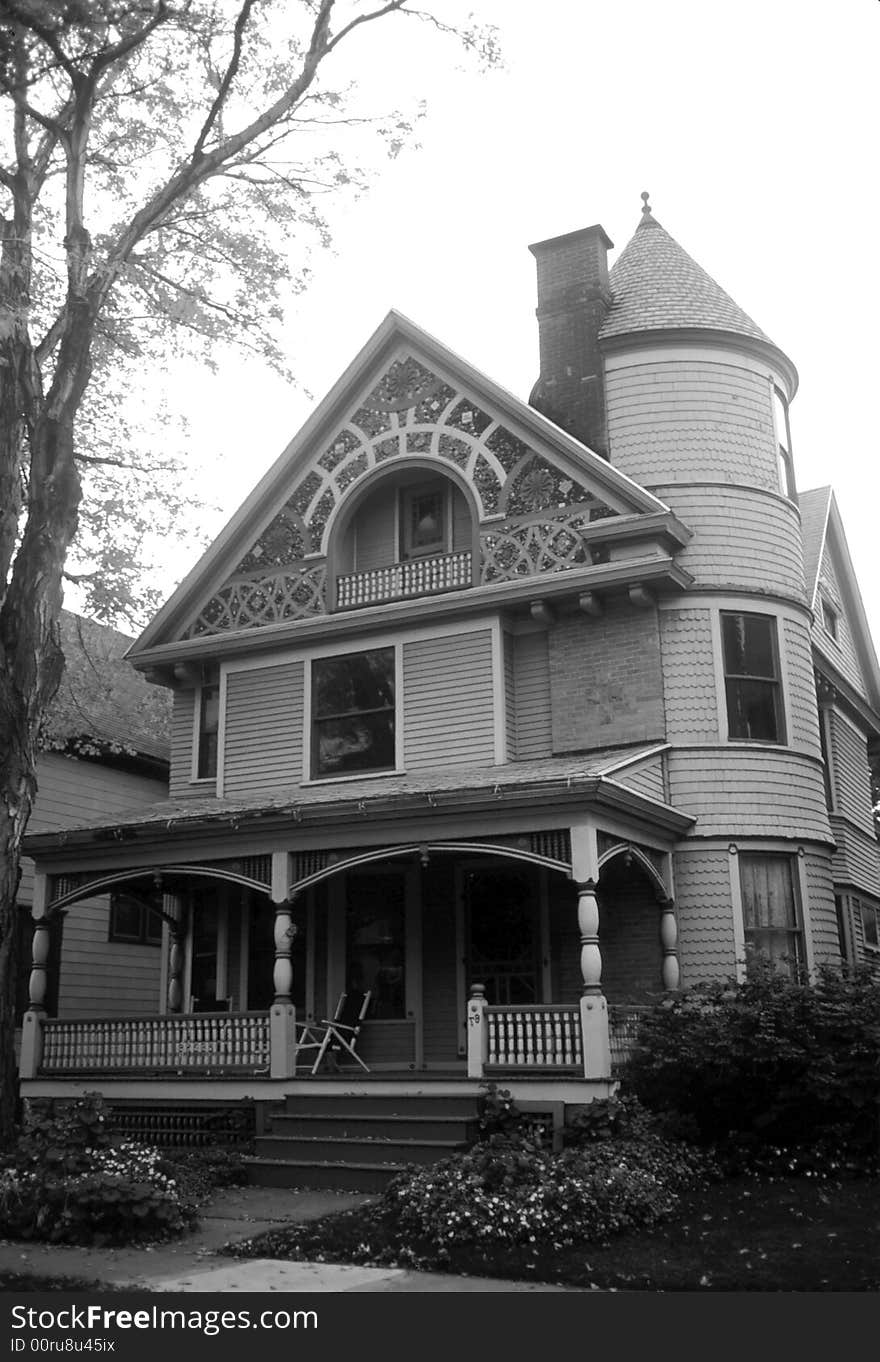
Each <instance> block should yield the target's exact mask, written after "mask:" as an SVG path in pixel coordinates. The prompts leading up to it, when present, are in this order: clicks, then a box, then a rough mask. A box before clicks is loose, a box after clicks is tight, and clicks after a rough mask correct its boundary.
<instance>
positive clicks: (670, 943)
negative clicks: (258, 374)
mask: <svg viewBox="0 0 880 1362" xmlns="http://www.w3.org/2000/svg"><path fill="white" fill-rule="evenodd" d="M660 946H661V949H662V951H663V963H662V965H661V966H660V977H661V978H662V980H663V987H664V988H665V989H666V990H667V991H671V990H673V989H676V988H678V985H679V980H680V977H681V976H680V971H679V967H678V923H677V921H676V918H675V902H674V900H673V899H663V900H661V903H660Z"/></svg>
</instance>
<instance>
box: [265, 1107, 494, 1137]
mask: <svg viewBox="0 0 880 1362" xmlns="http://www.w3.org/2000/svg"><path fill="white" fill-rule="evenodd" d="M267 1133H269V1134H272V1135H283V1136H293V1135H302V1136H308V1137H309V1138H317V1137H319V1136H321V1135H326V1136H330V1137H333V1136H338V1137H340V1138H343V1137H351V1138H352V1139H356V1140H374V1139H380V1140H381V1139H395V1140H453V1141H463V1142H465V1143H467V1142H469V1141H470V1140H472V1139H473V1138H474V1137H475V1136H476V1133H477V1120H476V1117H475V1116H472V1117H465V1116H444V1115H442V1114H441V1113H440V1112H437V1114H436V1115H431V1116H415V1115H410V1114H409V1113H407V1114H406V1115H404V1116H400V1115H398V1114H397V1113H396V1112H395V1113H389V1114H383V1115H381V1116H378V1115H370V1114H366V1115H364V1114H362V1113H361V1112H360V1111H358V1110H356V1109H351V1108H350V1107H349V1108H347V1109H346V1110H345V1112H340V1113H338V1114H333V1113H330V1112H308V1111H307V1112H302V1111H297V1112H287V1111H284V1112H278V1113H273V1115H272V1118H271V1124H270V1128H269V1131H268V1132H267Z"/></svg>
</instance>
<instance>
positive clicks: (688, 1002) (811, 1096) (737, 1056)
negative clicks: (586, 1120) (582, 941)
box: [625, 960, 880, 1171]
mask: <svg viewBox="0 0 880 1362" xmlns="http://www.w3.org/2000/svg"><path fill="white" fill-rule="evenodd" d="M625 1083H626V1087H627V1089H628V1090H629V1091H630V1092H632V1093H633V1094H634V1095H635V1096H637V1097H638V1098H639V1099H640V1100H641V1102H643V1103H644V1104H645V1105H646V1106H647V1107H649V1108H650V1109H651V1110H652V1111H655V1112H661V1113H666V1114H667V1115H668V1116H670V1117H672V1118H676V1119H678V1120H679V1121H685V1122H687V1123H689V1125H690V1126H691V1127H692V1128H693V1129H694V1130H695V1131H696V1132H697V1134H698V1137H699V1139H700V1140H701V1141H702V1142H704V1143H707V1144H712V1145H715V1146H717V1147H718V1149H719V1151H720V1152H721V1154H722V1156H723V1157H724V1159H725V1162H726V1164H727V1166H728V1167H729V1168H730V1169H731V1170H734V1171H735V1170H737V1169H738V1168H741V1167H747V1166H755V1167H761V1166H763V1167H764V1168H765V1170H767V1169H769V1168H770V1167H773V1168H776V1169H778V1171H784V1170H785V1171H797V1170H800V1171H804V1170H805V1169H806V1168H807V1167H809V1166H810V1165H811V1163H818V1164H821V1162H822V1161H823V1160H827V1159H832V1160H834V1161H835V1162H836V1163H838V1165H841V1166H842V1165H846V1166H848V1167H851V1168H854V1167H860V1168H863V1169H866V1168H871V1167H875V1166H876V1164H877V1159H878V1153H880V985H878V983H877V982H876V981H875V980H873V979H872V978H871V976H870V975H869V974H868V973H866V972H864V971H857V972H856V973H854V974H851V975H843V974H841V973H840V972H836V971H832V970H830V969H826V970H823V971H822V972H821V973H820V975H819V977H818V979H817V981H816V983H815V984H809V983H805V982H796V981H793V980H791V979H789V978H787V977H785V976H783V975H781V974H779V973H776V972H774V971H773V970H772V969H771V968H770V967H769V966H767V965H765V964H764V963H763V962H761V961H758V960H755V961H752V962H750V967H749V976H748V978H747V979H746V980H745V982H743V983H737V982H734V981H729V982H727V983H715V984H706V985H702V986H698V987H696V988H694V989H692V990H690V992H688V993H686V994H682V995H680V996H676V997H671V998H669V999H665V1000H663V1001H662V1002H661V1003H659V1004H657V1005H656V1006H655V1007H654V1008H653V1009H652V1010H651V1011H650V1012H648V1013H647V1014H646V1015H645V1016H644V1018H643V1020H642V1024H641V1026H640V1028H639V1034H638V1037H637V1042H636V1045H635V1047H634V1050H633V1053H632V1056H631V1059H630V1062H629V1064H628V1066H627V1071H626V1077H625ZM771 1151H775V1153H771ZM817 1156H818V1157H817Z"/></svg>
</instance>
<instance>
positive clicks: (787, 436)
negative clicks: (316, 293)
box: [773, 388, 797, 501]
mask: <svg viewBox="0 0 880 1362" xmlns="http://www.w3.org/2000/svg"><path fill="white" fill-rule="evenodd" d="M773 423H774V425H775V427H776V450H777V460H778V465H779V486H780V489H781V490H782V492H783V493H784V494H785V496H787V497H790V498H791V500H792V501H796V500H797V493H796V491H795V485H794V463H793V462H792V457H791V429H790V426H789V423H788V403H787V402H786V400H785V398H784V397H783V395H782V393H781V392H780V391H779V389H778V388H774V389H773Z"/></svg>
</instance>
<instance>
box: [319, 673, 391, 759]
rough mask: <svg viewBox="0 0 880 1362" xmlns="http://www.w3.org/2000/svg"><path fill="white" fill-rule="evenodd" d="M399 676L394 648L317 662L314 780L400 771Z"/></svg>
mask: <svg viewBox="0 0 880 1362" xmlns="http://www.w3.org/2000/svg"><path fill="white" fill-rule="evenodd" d="M394 672H395V666H394V649H393V648H372V649H369V650H368V651H366V652H360V653H344V654H342V655H340V656H338V657H323V658H317V659H315V661H314V662H313V663H312V768H311V774H312V779H313V780H321V779H326V778H328V777H332V776H345V775H356V774H358V773H368V772H371V771H393V770H394V768H395V765H396V760H395V755H396V754H395V676H394Z"/></svg>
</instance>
